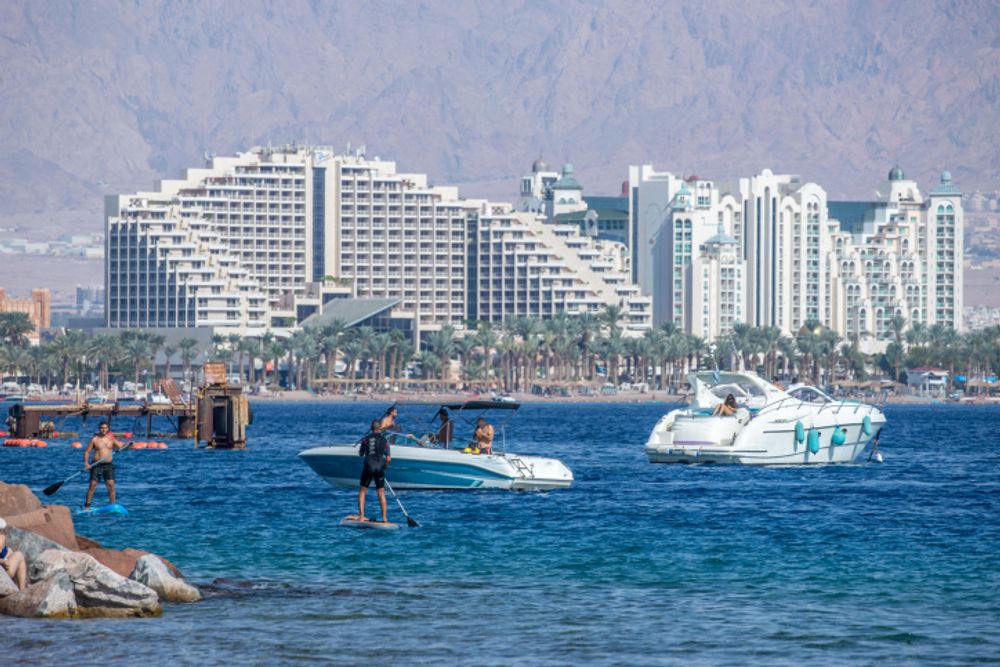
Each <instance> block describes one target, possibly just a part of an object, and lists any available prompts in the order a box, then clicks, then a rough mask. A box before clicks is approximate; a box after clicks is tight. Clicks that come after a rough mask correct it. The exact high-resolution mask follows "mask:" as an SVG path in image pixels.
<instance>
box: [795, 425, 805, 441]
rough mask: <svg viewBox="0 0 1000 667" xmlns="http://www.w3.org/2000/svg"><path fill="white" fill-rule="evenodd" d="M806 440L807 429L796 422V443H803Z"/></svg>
mask: <svg viewBox="0 0 1000 667" xmlns="http://www.w3.org/2000/svg"><path fill="white" fill-rule="evenodd" d="M805 439H806V427H805V426H803V425H802V422H795V442H803V441H805Z"/></svg>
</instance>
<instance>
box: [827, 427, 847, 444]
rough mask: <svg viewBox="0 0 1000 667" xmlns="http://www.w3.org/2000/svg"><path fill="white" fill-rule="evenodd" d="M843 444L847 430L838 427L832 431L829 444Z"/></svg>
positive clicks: (845, 440)
mask: <svg viewBox="0 0 1000 667" xmlns="http://www.w3.org/2000/svg"><path fill="white" fill-rule="evenodd" d="M845 442H847V429H846V428H842V427H840V426H838V427H837V428H835V429H833V435H831V436H830V444H832V445H842V444H844V443H845Z"/></svg>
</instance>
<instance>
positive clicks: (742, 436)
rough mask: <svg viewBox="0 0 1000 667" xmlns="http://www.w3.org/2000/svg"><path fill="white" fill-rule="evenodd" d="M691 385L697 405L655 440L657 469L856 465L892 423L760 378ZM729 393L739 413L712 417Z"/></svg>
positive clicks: (671, 419)
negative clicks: (674, 466) (661, 466)
mask: <svg viewBox="0 0 1000 667" xmlns="http://www.w3.org/2000/svg"><path fill="white" fill-rule="evenodd" d="M688 382H689V383H690V385H691V389H692V391H693V398H692V400H691V402H690V404H689V405H687V406H686V407H684V408H680V409H677V410H672V411H670V412H669V413H667V414H666V415H664V416H663V417H662V418H661V419H660V420H659V421H658V422H657V423H656V426H655V427H654V428H653V431H652V432H651V433H650V434H649V439H648V440H647V441H646V455H647V456H648V457H649V460H650V462H651V463H739V464H745V465H796V464H802V463H850V462H852V461H855V460H856V459H857V458H858V457H859V456H860V455H861V453H862V452H863V451H864V450H865V447H866V446H867V445H868V443H869V442H870V441H871V440H872V439H873V438H875V437H877V435H878V433H879V431H880V430H881V429H882V426H883V425H884V424H885V416H884V415H883V414H882V411H881V410H880V409H879V408H877V407H875V406H873V405H866V404H863V403H857V402H854V401H835V400H834V399H832V398H830V397H829V396H827V395H826V394H824V393H823V392H822V391H820V390H819V389H817V388H815V387H809V386H800V387H798V388H796V389H793V390H792V391H791V392H786V391H783V390H781V389H778V388H777V387H775V386H774V385H772V384H770V383H769V382H766V381H764V380H763V379H761V378H760V377H758V376H757V375H756V374H754V373H749V372H718V371H716V372H700V373H691V374H690V375H688ZM729 394H732V395H733V396H734V397H735V398H736V400H737V404H738V405H739V409H738V410H737V411H736V414H734V415H730V416H713V414H712V413H713V411H714V410H715V407H716V406H717V405H719V404H720V403H722V402H723V401H724V400H725V397H726V396H727V395H729Z"/></svg>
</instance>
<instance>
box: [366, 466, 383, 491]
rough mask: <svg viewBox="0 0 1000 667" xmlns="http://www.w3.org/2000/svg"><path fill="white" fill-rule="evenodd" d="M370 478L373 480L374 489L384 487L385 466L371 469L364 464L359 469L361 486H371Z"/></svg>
mask: <svg viewBox="0 0 1000 667" xmlns="http://www.w3.org/2000/svg"><path fill="white" fill-rule="evenodd" d="M372 480H375V488H376V489H384V488H385V468H382V469H380V470H371V469H370V468H369V467H368V466H364V467H363V468H362V470H361V486H363V487H365V488H366V489H367V488H368V487H369V486H371V483H372Z"/></svg>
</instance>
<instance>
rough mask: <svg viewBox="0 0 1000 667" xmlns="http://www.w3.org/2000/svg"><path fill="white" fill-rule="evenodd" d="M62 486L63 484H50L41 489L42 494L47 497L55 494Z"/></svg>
mask: <svg viewBox="0 0 1000 667" xmlns="http://www.w3.org/2000/svg"><path fill="white" fill-rule="evenodd" d="M64 481H65V480H64ZM62 485H63V482H56V483H55V484H52V485H50V486H46V487H45V488H44V489H42V493H44V494H45V495H47V496H51V495H52V494H53V493H55V492H56V491H58V490H59V488H60V487H62Z"/></svg>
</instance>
